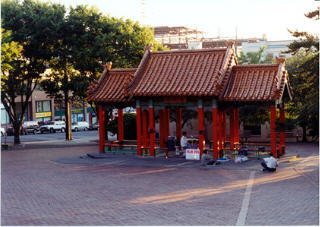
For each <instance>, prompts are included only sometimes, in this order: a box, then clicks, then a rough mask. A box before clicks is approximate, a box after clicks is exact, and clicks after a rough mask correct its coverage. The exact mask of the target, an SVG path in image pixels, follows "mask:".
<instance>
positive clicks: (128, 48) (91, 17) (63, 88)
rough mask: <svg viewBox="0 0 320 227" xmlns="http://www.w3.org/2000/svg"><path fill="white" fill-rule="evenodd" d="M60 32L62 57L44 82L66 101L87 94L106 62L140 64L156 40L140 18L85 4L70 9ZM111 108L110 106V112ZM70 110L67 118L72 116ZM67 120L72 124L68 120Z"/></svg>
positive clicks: (54, 62) (57, 60)
mask: <svg viewBox="0 0 320 227" xmlns="http://www.w3.org/2000/svg"><path fill="white" fill-rule="evenodd" d="M59 34H60V37H58V39H57V40H58V41H57V45H56V46H55V50H56V51H57V52H58V54H57V55H58V56H59V58H58V59H54V61H51V67H52V69H54V70H53V71H52V74H51V75H50V76H49V77H48V78H46V79H45V80H43V81H42V82H41V85H42V87H43V88H44V90H45V91H46V92H47V93H48V94H49V95H50V96H54V97H55V98H56V99H60V100H62V98H64V102H65V103H66V104H67V103H70V101H74V100H78V101H79V100H84V99H85V98H86V97H87V88H88V86H89V85H90V83H91V82H92V81H93V80H95V79H97V78H98V77H99V76H100V75H101V72H102V69H103V63H105V62H109V61H111V62H112V65H113V66H114V67H116V68H118V67H122V68H127V67H137V66H138V64H139V62H140V60H141V58H142V56H143V54H144V47H145V46H147V45H149V44H150V43H152V42H154V37H153V35H152V31H151V30H150V29H149V28H146V27H142V26H140V25H139V23H138V22H135V23H134V22H132V21H131V20H123V19H117V18H113V17H109V16H104V15H102V14H101V13H100V12H99V11H98V10H97V9H95V8H93V7H91V8H88V7H87V6H82V5H80V6H77V7H75V8H71V9H70V12H69V14H68V15H67V16H66V19H65V21H64V22H63V23H62V24H61V28H60V33H59ZM156 48H157V49H160V48H162V47H161V46H159V45H156ZM65 106H69V105H65ZM111 111H112V108H109V110H108V111H106V114H107V115H110V113H111ZM68 112H69V111H65V113H66V119H70V116H69V115H68ZM106 119H109V118H106ZM66 123H67V125H69V123H68V120H67V121H66ZM68 132H69V130H68V127H67V130H66V133H67V134H66V139H71V134H70V135H69V133H68Z"/></svg>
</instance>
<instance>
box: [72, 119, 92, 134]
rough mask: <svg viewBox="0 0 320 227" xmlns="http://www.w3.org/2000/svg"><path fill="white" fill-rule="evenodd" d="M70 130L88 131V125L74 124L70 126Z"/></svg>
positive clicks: (85, 123) (84, 122)
mask: <svg viewBox="0 0 320 227" xmlns="http://www.w3.org/2000/svg"><path fill="white" fill-rule="evenodd" d="M71 130H72V131H75V132H77V131H80V130H83V131H86V130H89V123H88V122H86V121H78V122H74V123H72V125H71Z"/></svg>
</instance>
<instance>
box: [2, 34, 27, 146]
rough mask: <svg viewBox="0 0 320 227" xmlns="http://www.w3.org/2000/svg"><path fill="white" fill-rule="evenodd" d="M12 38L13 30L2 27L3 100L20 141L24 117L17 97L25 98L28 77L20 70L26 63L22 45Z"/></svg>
mask: <svg viewBox="0 0 320 227" xmlns="http://www.w3.org/2000/svg"><path fill="white" fill-rule="evenodd" d="M11 40H12V38H11V32H10V31H5V30H4V29H1V92H2V94H1V102H2V103H3V105H4V107H5V109H6V111H7V112H8V115H9V119H10V121H11V122H12V124H13V127H14V128H15V131H17V132H18V134H17V136H16V135H15V142H16V143H19V141H18V140H19V139H20V138H19V131H20V130H21V129H20V128H21V120H22V118H21V115H20V116H19V114H18V112H17V108H16V98H17V97H18V96H19V95H21V94H22V95H21V96H22V98H23V91H24V90H25V89H26V87H25V86H24V85H25V81H26V78H25V77H24V76H23V75H21V72H20V65H23V64H24V62H23V61H22V60H21V58H22V55H21V52H22V46H21V45H19V44H18V43H17V42H14V41H11ZM22 110H23V108H22Z"/></svg>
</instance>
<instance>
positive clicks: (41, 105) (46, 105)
mask: <svg viewBox="0 0 320 227" xmlns="http://www.w3.org/2000/svg"><path fill="white" fill-rule="evenodd" d="M36 112H37V113H42V112H51V101H37V102H36Z"/></svg>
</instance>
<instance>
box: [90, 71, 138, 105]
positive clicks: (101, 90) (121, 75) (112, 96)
mask: <svg viewBox="0 0 320 227" xmlns="http://www.w3.org/2000/svg"><path fill="white" fill-rule="evenodd" d="M135 71H136V69H135V68H133V69H107V70H106V69H105V70H104V72H103V73H102V75H101V77H100V79H99V81H94V82H93V83H92V84H91V85H90V87H89V88H88V101H95V102H104V103H114V102H120V103H121V102H131V101H132V100H131V99H130V97H129V96H128V93H127V86H128V84H129V83H130V82H131V81H132V79H133V75H134V73H135Z"/></svg>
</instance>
